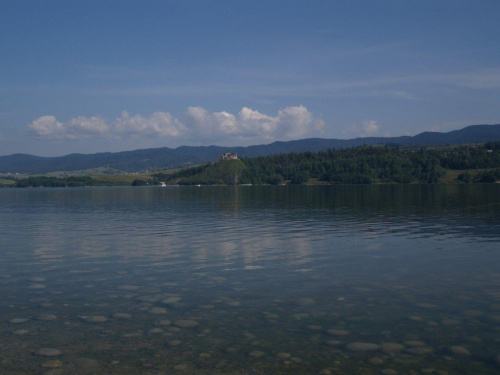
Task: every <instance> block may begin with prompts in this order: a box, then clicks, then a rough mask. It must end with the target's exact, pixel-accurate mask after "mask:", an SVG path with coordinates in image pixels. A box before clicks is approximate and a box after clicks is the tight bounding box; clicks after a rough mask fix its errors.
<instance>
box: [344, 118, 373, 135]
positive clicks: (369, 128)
mask: <svg viewBox="0 0 500 375" xmlns="http://www.w3.org/2000/svg"><path fill="white" fill-rule="evenodd" d="M380 130H381V128H380V126H379V125H378V124H377V121H375V120H364V121H363V122H362V124H361V125H356V124H353V125H352V126H350V127H348V128H345V129H344V130H343V131H342V134H345V135H347V136H350V137H372V136H375V135H376V134H377V133H379V132H380Z"/></svg>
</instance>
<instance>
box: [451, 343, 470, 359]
mask: <svg viewBox="0 0 500 375" xmlns="http://www.w3.org/2000/svg"><path fill="white" fill-rule="evenodd" d="M449 350H450V352H451V353H452V354H455V355H465V356H469V355H470V352H469V351H468V350H467V349H465V348H464V347H463V346H458V345H453V346H450V348H449Z"/></svg>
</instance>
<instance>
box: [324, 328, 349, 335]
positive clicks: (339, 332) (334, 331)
mask: <svg viewBox="0 0 500 375" xmlns="http://www.w3.org/2000/svg"><path fill="white" fill-rule="evenodd" d="M326 332H327V333H329V334H330V335H333V336H348V335H349V331H346V330H345V329H328V330H327V331H326Z"/></svg>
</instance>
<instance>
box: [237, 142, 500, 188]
mask: <svg viewBox="0 0 500 375" xmlns="http://www.w3.org/2000/svg"><path fill="white" fill-rule="evenodd" d="M242 161H243V163H244V164H245V165H246V167H247V168H246V169H245V170H244V171H243V175H242V177H241V183H252V184H261V183H267V184H277V183H282V182H283V181H285V180H287V181H290V183H292V184H300V183H305V182H307V181H308V180H309V179H310V178H315V179H317V180H319V181H324V182H327V183H333V184H370V183H375V182H377V183H412V182H419V183H436V182H438V181H439V179H440V178H441V177H443V176H444V174H445V170H446V169H458V170H465V169H485V168H499V167H500V142H488V143H486V144H484V145H481V146H458V147H453V148H439V149H435V148H423V147H422V148H418V149H415V148H412V149H409V148H400V147H388V146H384V147H377V146H361V147H355V148H350V149H340V150H328V151H324V152H318V153H312V152H304V153H289V154H281V155H274V156H268V157H258V158H248V159H242ZM495 173H498V171H493V172H491V173H489V175H490V179H491V175H494V176H495ZM497 179H498V178H497ZM478 180H481V181H485V179H484V178H483V179H481V178H479V179H478V178H476V181H478ZM471 181H474V178H473V177H472V178H471Z"/></svg>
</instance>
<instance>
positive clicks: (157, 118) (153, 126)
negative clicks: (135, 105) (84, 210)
mask: <svg viewBox="0 0 500 375" xmlns="http://www.w3.org/2000/svg"><path fill="white" fill-rule="evenodd" d="M113 130H114V131H115V132H116V133H118V134H128V135H133V136H147V137H162V138H163V137H174V138H175V137H179V136H182V135H183V134H184V133H185V131H186V128H185V126H184V125H183V124H182V123H181V122H180V121H179V120H177V119H176V118H174V117H172V115H171V114H170V113H168V112H155V113H153V114H152V115H151V116H149V117H143V116H141V115H135V116H130V115H129V114H128V112H126V111H123V112H122V114H121V116H120V117H118V118H117V119H116V120H115V121H114V124H113Z"/></svg>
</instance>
